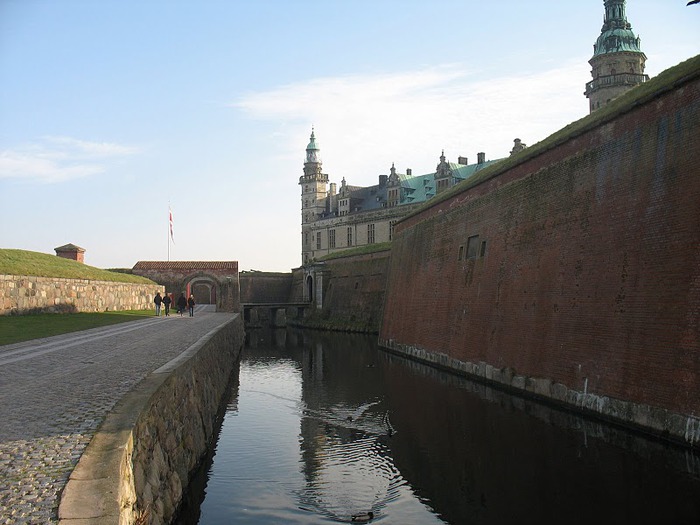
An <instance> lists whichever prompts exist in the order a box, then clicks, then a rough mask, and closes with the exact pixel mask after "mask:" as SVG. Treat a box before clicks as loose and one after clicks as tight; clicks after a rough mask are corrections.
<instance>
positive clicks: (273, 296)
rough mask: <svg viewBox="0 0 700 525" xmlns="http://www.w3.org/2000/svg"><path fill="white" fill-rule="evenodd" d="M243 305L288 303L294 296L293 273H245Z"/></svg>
mask: <svg viewBox="0 0 700 525" xmlns="http://www.w3.org/2000/svg"><path fill="white" fill-rule="evenodd" d="M239 279H240V283H241V303H286V302H289V300H290V296H291V294H292V274H291V273H268V272H243V273H241V274H240V276H239Z"/></svg>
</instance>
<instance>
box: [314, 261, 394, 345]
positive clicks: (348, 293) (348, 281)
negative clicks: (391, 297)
mask: <svg viewBox="0 0 700 525" xmlns="http://www.w3.org/2000/svg"><path fill="white" fill-rule="evenodd" d="M389 254H390V252H388V251H383V252H376V253H370V254H365V255H355V256H351V257H341V258H337V259H330V260H328V261H326V262H325V265H326V268H327V272H325V274H324V278H323V310H324V312H327V313H328V315H329V316H333V317H336V318H342V319H344V320H346V321H348V322H349V323H351V324H355V325H356V326H357V327H358V329H361V330H362V331H369V332H374V333H377V332H378V330H379V325H380V322H381V318H382V306H383V303H384V293H385V291H386V278H387V271H388V268H389Z"/></svg>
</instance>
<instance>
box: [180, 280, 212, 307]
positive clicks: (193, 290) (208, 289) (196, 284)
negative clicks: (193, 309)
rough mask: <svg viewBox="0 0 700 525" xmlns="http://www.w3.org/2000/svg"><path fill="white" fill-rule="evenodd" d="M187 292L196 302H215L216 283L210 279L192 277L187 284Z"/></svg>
mask: <svg viewBox="0 0 700 525" xmlns="http://www.w3.org/2000/svg"><path fill="white" fill-rule="evenodd" d="M187 288H188V294H192V295H194V300H195V302H196V303H197V304H216V283H214V282H213V281H212V280H210V279H206V278H205V279H201V278H200V279H194V280H192V281H190V283H189V284H188V285H187Z"/></svg>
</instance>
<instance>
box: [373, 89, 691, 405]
mask: <svg viewBox="0 0 700 525" xmlns="http://www.w3.org/2000/svg"><path fill="white" fill-rule="evenodd" d="M525 158H526V159H527V160H525V161H523V162H522V163H520V164H518V165H516V166H514V167H511V168H510V169H508V170H507V171H505V172H503V173H500V174H498V175H496V176H494V177H493V178H491V179H490V180H486V181H484V182H483V183H481V184H479V185H476V186H474V187H471V188H468V189H466V190H465V191H463V192H462V193H459V194H458V195H455V196H454V197H453V198H451V199H450V200H447V201H445V202H442V203H439V204H437V205H435V206H433V207H431V208H429V209H426V210H425V211H423V212H422V213H421V214H419V215H414V216H412V217H409V218H408V219H406V220H404V221H402V222H400V223H398V224H397V225H396V226H395V230H394V231H395V237H394V241H393V244H392V255H391V267H390V277H389V282H388V290H387V294H386V302H385V307H384V318H383V325H382V329H381V333H380V340H382V341H385V342H387V341H389V342H391V343H392V344H399V345H408V346H412V347H417V348H421V349H425V350H428V351H430V352H435V353H442V354H446V355H448V356H449V357H450V358H454V359H458V360H460V361H464V362H471V363H478V362H485V363H488V364H490V365H492V366H494V367H496V368H511V369H512V372H513V373H515V374H517V375H522V376H525V377H535V378H545V379H551V380H552V382H555V383H561V384H563V385H565V386H566V387H567V388H569V389H573V390H577V391H581V392H583V391H584V390H585V391H586V392H588V393H594V394H596V395H599V396H609V397H612V398H617V399H622V400H626V401H630V402H633V403H639V404H645V405H651V406H654V407H660V408H663V409H668V410H670V411H674V412H680V413H682V414H687V415H694V416H696V417H697V416H700V350H699V347H700V340H699V335H698V334H699V331H700V330H699V325H700V82H699V81H698V79H697V77H696V78H695V79H694V80H692V81H691V82H689V83H687V84H685V85H683V86H681V87H678V88H675V89H673V90H671V91H667V92H663V93H659V94H658V96H657V97H656V98H653V99H651V100H648V101H647V102H645V103H643V104H641V105H637V106H632V107H631V108H628V110H626V111H625V112H623V113H620V114H619V115H617V116H616V117H615V118H614V119H613V120H611V121H609V122H607V123H603V124H601V125H598V126H597V127H594V128H592V129H588V130H586V131H584V132H582V133H581V134H579V135H577V136H570V137H568V138H566V139H565V140H564V141H563V142H562V143H560V144H559V145H557V146H555V147H552V148H549V149H547V150H545V151H543V152H542V153H540V154H539V155H537V156H530V157H528V156H525ZM473 235H479V238H480V239H479V240H480V242H481V241H486V251H485V255H484V256H483V257H477V258H475V259H468V260H462V261H460V260H458V259H459V247H460V246H464V250H465V251H466V248H467V239H468V237H470V236H473Z"/></svg>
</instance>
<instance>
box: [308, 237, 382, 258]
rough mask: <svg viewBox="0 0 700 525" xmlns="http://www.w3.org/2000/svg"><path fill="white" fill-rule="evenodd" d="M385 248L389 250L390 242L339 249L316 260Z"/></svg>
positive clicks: (380, 250) (379, 250)
mask: <svg viewBox="0 0 700 525" xmlns="http://www.w3.org/2000/svg"><path fill="white" fill-rule="evenodd" d="M386 250H391V242H380V243H377V244H365V245H364V246H357V247H356V248H348V249H347V250H341V251H339V252H333V253H329V254H328V255H324V256H323V257H319V258H318V259H317V261H319V262H323V261H330V260H331V259H340V258H341V257H352V256H353V255H366V254H368V253H376V252H383V251H386Z"/></svg>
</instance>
